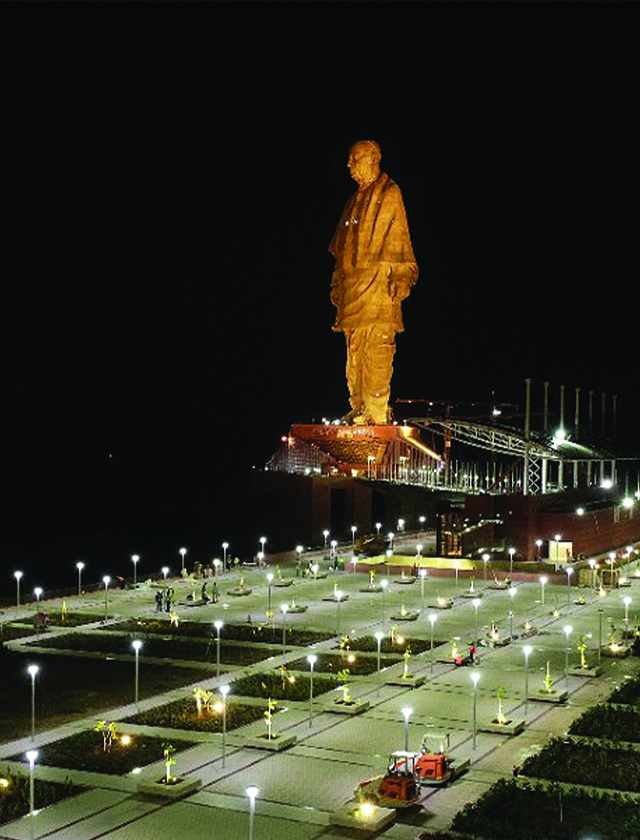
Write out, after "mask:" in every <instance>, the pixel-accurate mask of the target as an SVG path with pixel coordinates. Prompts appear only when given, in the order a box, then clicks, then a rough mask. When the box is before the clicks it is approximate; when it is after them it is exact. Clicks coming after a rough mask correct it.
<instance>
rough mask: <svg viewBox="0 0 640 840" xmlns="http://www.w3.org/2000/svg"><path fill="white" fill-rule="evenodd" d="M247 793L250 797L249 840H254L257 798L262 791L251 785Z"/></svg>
mask: <svg viewBox="0 0 640 840" xmlns="http://www.w3.org/2000/svg"><path fill="white" fill-rule="evenodd" d="M245 793H246V794H247V796H248V797H249V840H253V818H254V814H255V810H256V798H257V796H258V794H259V793H260V790H259V789H258V788H257V787H256V786H255V785H250V786H249V787H248V788H247V789H246V791H245Z"/></svg>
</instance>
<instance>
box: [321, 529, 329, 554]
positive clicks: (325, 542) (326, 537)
mask: <svg viewBox="0 0 640 840" xmlns="http://www.w3.org/2000/svg"><path fill="white" fill-rule="evenodd" d="M322 536H323V537H324V550H325V551H326V550H327V546H328V544H329V531H327V529H326V528H325V529H324V531H323V532H322Z"/></svg>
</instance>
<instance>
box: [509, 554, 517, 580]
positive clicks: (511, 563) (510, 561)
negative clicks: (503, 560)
mask: <svg viewBox="0 0 640 840" xmlns="http://www.w3.org/2000/svg"><path fill="white" fill-rule="evenodd" d="M515 553H516V550H515V548H510V549H509V575H512V574H513V555H514V554H515Z"/></svg>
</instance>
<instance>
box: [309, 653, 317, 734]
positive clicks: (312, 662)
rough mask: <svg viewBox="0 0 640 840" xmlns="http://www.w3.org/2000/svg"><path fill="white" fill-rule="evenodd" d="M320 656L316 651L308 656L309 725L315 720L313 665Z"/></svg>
mask: <svg viewBox="0 0 640 840" xmlns="http://www.w3.org/2000/svg"><path fill="white" fill-rule="evenodd" d="M317 660H318V657H317V656H316V655H315V653H311V654H309V656H307V662H308V663H309V726H311V723H312V721H313V666H314V665H315V664H316V662H317Z"/></svg>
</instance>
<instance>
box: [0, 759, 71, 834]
mask: <svg viewBox="0 0 640 840" xmlns="http://www.w3.org/2000/svg"><path fill="white" fill-rule="evenodd" d="M21 758H22V759H24V756H21ZM82 790H83V788H81V787H78V786H77V785H72V784H71V782H45V781H41V780H40V779H36V780H35V788H34V807H35V808H36V810H40V809H41V808H46V807H47V805H53V803H54V802H59V801H60V800H61V799H66V798H67V797H68V796H74V795H75V794H76V793H80V792H81V791H82ZM29 811H30V802H29V772H28V771H27V772H26V773H20V772H18V771H15V770H5V771H4V772H2V771H0V824H4V823H7V822H11V821H12V820H17V819H19V818H20V817H22V816H24V815H25V814H28V813H29Z"/></svg>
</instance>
